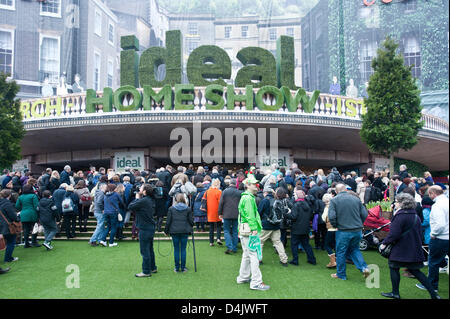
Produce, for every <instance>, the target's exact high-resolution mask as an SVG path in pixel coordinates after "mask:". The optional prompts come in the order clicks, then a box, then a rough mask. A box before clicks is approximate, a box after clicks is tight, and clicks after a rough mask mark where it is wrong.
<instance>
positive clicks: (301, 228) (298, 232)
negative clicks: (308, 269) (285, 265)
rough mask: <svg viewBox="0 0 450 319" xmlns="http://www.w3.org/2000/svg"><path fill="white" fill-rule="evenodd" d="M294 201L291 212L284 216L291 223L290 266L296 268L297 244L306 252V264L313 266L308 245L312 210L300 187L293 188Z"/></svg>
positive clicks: (311, 252)
mask: <svg viewBox="0 0 450 319" xmlns="http://www.w3.org/2000/svg"><path fill="white" fill-rule="evenodd" d="M294 193H295V201H294V205H293V207H292V211H291V212H290V213H288V214H286V218H288V219H291V220H292V221H293V223H292V228H291V250H292V260H291V261H290V262H289V263H290V264H292V265H296V266H298V248H297V247H298V244H301V245H302V247H303V249H304V250H305V252H306V256H307V261H308V263H310V264H312V265H315V264H316V257H315V256H314V252H313V250H312V248H311V245H310V244H309V231H310V226H309V225H310V222H311V220H312V218H313V210H312V208H311V207H310V206H309V205H308V203H307V202H306V201H305V192H304V191H303V190H302V189H301V187H296V188H295V191H294Z"/></svg>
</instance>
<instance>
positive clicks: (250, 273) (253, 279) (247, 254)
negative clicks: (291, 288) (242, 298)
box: [237, 174, 270, 290]
mask: <svg viewBox="0 0 450 319" xmlns="http://www.w3.org/2000/svg"><path fill="white" fill-rule="evenodd" d="M243 183H244V185H245V187H246V191H245V192H244V193H242V195H241V200H240V201H239V207H238V209H239V218H238V221H239V225H240V224H242V223H248V225H249V227H250V229H251V231H252V233H251V235H253V236H258V235H259V233H260V232H261V229H262V225H261V218H260V216H259V213H258V208H257V206H256V202H255V195H256V193H257V192H258V186H257V185H256V184H257V183H258V181H257V180H256V179H255V177H254V176H253V174H249V175H248V177H247V179H246V180H244V181H243ZM239 238H240V239H241V246H242V260H241V268H240V270H239V276H238V277H237V283H238V284H242V283H248V282H249V283H250V289H254V290H268V289H269V288H270V286H268V285H266V284H264V283H263V281H262V274H261V271H260V269H259V260H258V255H257V252H256V251H252V250H250V249H249V247H248V244H249V241H250V236H243V235H242V234H239Z"/></svg>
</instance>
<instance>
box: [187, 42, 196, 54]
mask: <svg viewBox="0 0 450 319" xmlns="http://www.w3.org/2000/svg"><path fill="white" fill-rule="evenodd" d="M197 47H198V42H197V41H188V42H187V48H188V53H189V54H190V53H191V52H192V51H194V50H195V49H197Z"/></svg>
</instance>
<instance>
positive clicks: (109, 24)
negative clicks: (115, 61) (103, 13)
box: [108, 21, 116, 46]
mask: <svg viewBox="0 0 450 319" xmlns="http://www.w3.org/2000/svg"><path fill="white" fill-rule="evenodd" d="M111 26H112V28H113V30H112V36H113V40H112V42H111V40H110V39H109V36H110V31H109V28H110V27H111ZM115 32H116V27H115V26H114V24H112V23H111V21H109V22H108V43H109V44H111V45H112V46H114V43H115V42H116V36H115Z"/></svg>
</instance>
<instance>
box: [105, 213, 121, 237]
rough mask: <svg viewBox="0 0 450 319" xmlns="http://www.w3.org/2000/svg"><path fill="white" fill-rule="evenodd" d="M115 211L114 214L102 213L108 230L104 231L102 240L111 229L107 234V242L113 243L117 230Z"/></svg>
mask: <svg viewBox="0 0 450 319" xmlns="http://www.w3.org/2000/svg"><path fill="white" fill-rule="evenodd" d="M117 215H118V214H117V213H115V214H104V216H105V223H107V224H108V230H107V231H106V232H105V233H104V235H103V237H102V241H105V240H106V236H107V235H108V231H109V230H111V234H109V243H110V244H114V237H115V236H116V232H117V225H118V223H119V220H118V219H117Z"/></svg>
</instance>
